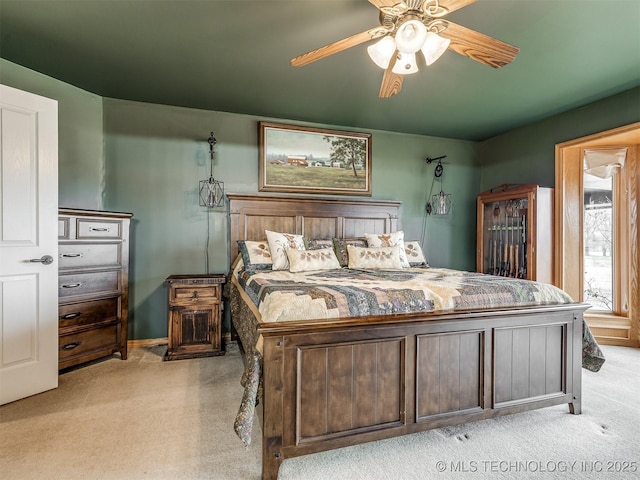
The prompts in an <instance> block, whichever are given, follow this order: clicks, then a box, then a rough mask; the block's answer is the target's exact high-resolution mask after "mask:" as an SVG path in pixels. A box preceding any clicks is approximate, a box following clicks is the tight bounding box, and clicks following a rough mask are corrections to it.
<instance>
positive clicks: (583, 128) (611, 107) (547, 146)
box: [479, 87, 640, 191]
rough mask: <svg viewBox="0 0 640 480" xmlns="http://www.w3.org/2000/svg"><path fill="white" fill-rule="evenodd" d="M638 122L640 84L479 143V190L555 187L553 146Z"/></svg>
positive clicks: (639, 119)
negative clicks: (511, 185)
mask: <svg viewBox="0 0 640 480" xmlns="http://www.w3.org/2000/svg"><path fill="white" fill-rule="evenodd" d="M638 121H640V87H636V88H633V89H631V90H627V91H626V92H623V93H620V94H618V95H614V96H612V97H608V98H605V99H604V100H601V101H598V102H594V103H591V104H589V105H586V106H584V107H582V108H577V109H575V110H570V111H568V112H566V113H562V114H559V115H555V116H553V117H550V118H548V119H546V120H542V121H540V122H537V123H534V124H531V125H527V126H525V127H522V128H518V129H515V130H512V131H510V132H507V133H505V134H503V135H499V136H497V137H494V138H491V139H489V140H485V141H484V142H482V143H481V144H480V146H479V147H480V148H479V156H480V158H481V161H482V169H481V176H480V185H481V190H482V191H485V190H488V189H490V188H492V187H495V186H497V185H501V184H503V183H535V184H538V185H541V186H544V187H554V186H555V145H556V144H558V143H562V142H566V141H569V140H573V139H576V138H580V137H584V136H587V135H591V134H594V133H598V132H603V131H606V130H611V129H613V128H616V127H620V126H623V125H629V124H631V123H635V122H638Z"/></svg>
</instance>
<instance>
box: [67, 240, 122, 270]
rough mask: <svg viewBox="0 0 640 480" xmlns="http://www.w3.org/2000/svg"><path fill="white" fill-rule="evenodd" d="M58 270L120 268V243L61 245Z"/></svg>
mask: <svg viewBox="0 0 640 480" xmlns="http://www.w3.org/2000/svg"><path fill="white" fill-rule="evenodd" d="M58 255H59V257H60V261H59V262H58V267H59V268H60V270H65V269H72V268H91V267H120V266H121V265H122V249H121V247H120V243H94V244H91V243H88V244H87V243H85V244H82V243H71V244H69V243H61V244H60V245H59V246H58Z"/></svg>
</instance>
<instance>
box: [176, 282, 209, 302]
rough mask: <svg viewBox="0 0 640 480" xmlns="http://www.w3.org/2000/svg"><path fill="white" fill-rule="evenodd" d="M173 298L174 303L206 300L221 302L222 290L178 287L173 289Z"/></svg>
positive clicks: (202, 287) (189, 286) (191, 286)
mask: <svg viewBox="0 0 640 480" xmlns="http://www.w3.org/2000/svg"><path fill="white" fill-rule="evenodd" d="M172 293H173V298H172V299H171V300H172V301H182V302H184V301H189V300H192V301H206V300H219V299H220V288H219V287H218V286H207V287H204V286H195V285H184V286H176V287H175V288H173V289H172Z"/></svg>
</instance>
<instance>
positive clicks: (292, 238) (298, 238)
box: [265, 230, 305, 270]
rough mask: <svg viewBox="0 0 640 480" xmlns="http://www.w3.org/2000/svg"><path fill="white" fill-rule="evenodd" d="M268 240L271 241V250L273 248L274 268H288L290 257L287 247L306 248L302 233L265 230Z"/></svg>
mask: <svg viewBox="0 0 640 480" xmlns="http://www.w3.org/2000/svg"><path fill="white" fill-rule="evenodd" d="M265 233H266V234H267V241H268V242H269V250H271V259H272V260H273V267H271V268H272V269H273V270H288V269H289V259H288V258H287V248H294V249H296V250H304V249H305V248H304V239H303V237H302V235H295V234H293V233H279V232H272V231H270V230H265Z"/></svg>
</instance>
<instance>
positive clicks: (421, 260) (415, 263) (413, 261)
mask: <svg viewBox="0 0 640 480" xmlns="http://www.w3.org/2000/svg"><path fill="white" fill-rule="evenodd" d="M404 253H405V254H406V255H407V260H409V265H411V266H412V267H421V266H423V265H426V266H427V267H428V266H429V264H428V263H427V259H426V258H425V257H424V253H422V248H421V247H420V243H419V242H417V241H412V242H404Z"/></svg>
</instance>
